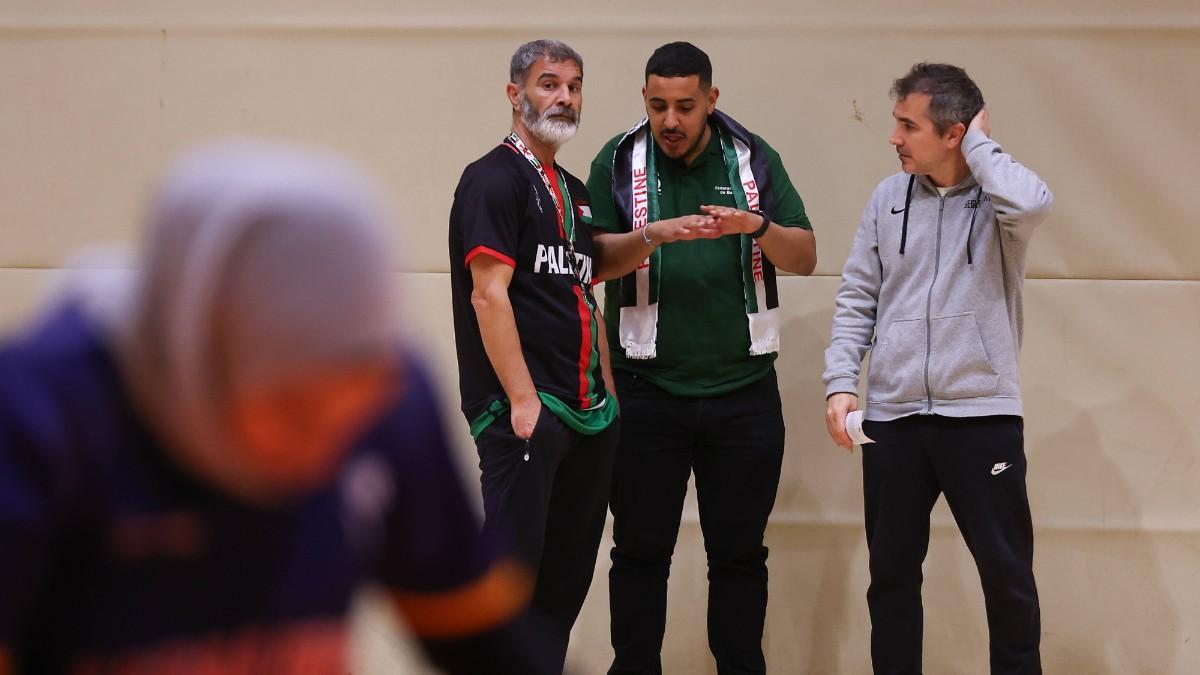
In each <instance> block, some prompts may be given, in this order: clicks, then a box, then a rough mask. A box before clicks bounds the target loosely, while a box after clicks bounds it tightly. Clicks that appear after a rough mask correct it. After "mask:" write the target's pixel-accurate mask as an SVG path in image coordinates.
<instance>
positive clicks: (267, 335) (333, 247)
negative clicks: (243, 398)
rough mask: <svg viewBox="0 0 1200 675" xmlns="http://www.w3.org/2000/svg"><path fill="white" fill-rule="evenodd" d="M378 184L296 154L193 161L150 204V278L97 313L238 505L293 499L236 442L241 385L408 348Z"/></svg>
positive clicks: (179, 451) (146, 401)
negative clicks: (235, 406)
mask: <svg viewBox="0 0 1200 675" xmlns="http://www.w3.org/2000/svg"><path fill="white" fill-rule="evenodd" d="M366 184H367V183H366V181H365V180H364V179H363V178H362V177H361V176H360V175H359V174H358V173H357V172H355V171H354V170H353V169H351V168H349V167H348V166H347V165H346V164H344V163H343V162H341V161H340V160H337V159H335V158H331V157H328V156H324V155H320V154H315V153H311V152H305V151H300V150H297V149H293V148H286V147H280V146H273V145H266V144H258V143H225V144H220V145H215V146H209V147H206V148H202V149H200V150H198V151H195V152H193V153H191V154H189V155H187V156H185V157H184V158H183V159H182V160H181V161H180V162H178V163H177V164H176V165H175V167H174V169H172V170H171V171H170V172H169V173H168V174H167V177H166V179H165V181H164V183H163V185H162V187H161V188H160V190H159V192H158V195H157V197H156V198H155V199H154V201H153V204H152V206H151V210H150V214H149V222H148V226H147V232H146V235H147V238H146V241H145V246H144V250H143V253H142V261H141V271H140V272H139V273H137V274H134V275H133V276H132V279H131V281H130V283H128V284H126V285H125V287H124V289H121V288H114V287H113V285H112V284H109V285H108V286H107V287H106V288H104V293H105V294H106V295H107V297H105V298H98V299H97V300H99V302H96V301H93V302H90V303H89V305H90V311H91V313H92V314H93V315H96V316H98V317H99V318H100V322H101V324H102V325H103V327H104V332H105V334H106V335H107V336H108V337H109V338H110V342H111V344H112V346H113V348H114V351H115V352H116V354H117V360H118V363H119V367H120V370H121V373H122V376H123V378H124V380H125V381H126V383H127V385H128V387H129V390H130V391H131V392H132V395H133V398H134V403H135V405H136V408H137V409H138V410H139V411H140V412H141V413H143V415H144V416H145V417H146V418H147V420H148V421H149V422H150V425H151V428H152V429H153V430H154V431H155V432H156V434H157V435H158V437H159V438H160V439H162V441H163V442H164V443H165V444H166V445H167V449H168V451H169V452H170V453H171V454H172V455H173V456H174V457H175V459H176V460H177V461H178V462H179V463H180V464H182V465H183V466H184V467H185V468H187V469H190V470H191V471H192V472H193V473H196V474H198V475H199V476H201V477H202V478H204V479H206V480H207V481H209V482H210V483H214V484H216V485H217V486H218V487H220V488H223V489H224V490H225V491H227V492H229V493H231V494H233V495H234V496H237V497H240V498H243V499H246V500H249V501H255V502H260V503H262V502H272V501H276V500H278V499H279V498H281V497H286V496H287V495H279V494H277V493H273V488H272V487H270V486H269V485H268V484H267V483H266V482H265V481H264V480H263V478H262V477H261V476H259V475H257V474H256V472H255V471H254V470H253V468H252V467H251V466H250V465H249V464H248V463H247V462H246V461H245V459H244V456H243V455H242V453H240V452H239V451H238V449H237V448H235V446H234V444H233V443H232V442H231V436H230V434H231V431H230V428H229V415H228V405H229V402H230V396H231V393H232V392H233V391H234V390H235V389H237V388H241V387H244V386H260V385H269V384H272V383H277V382H280V381H281V380H283V379H284V378H287V377H289V376H295V375H298V374H304V373H308V372H311V371H315V370H317V369H320V368H325V367H330V366H336V365H339V364H343V363H356V362H359V361H365V360H368V359H389V358H392V357H394V356H395V355H396V354H397V353H398V350H399V340H400V330H399V322H398V320H397V319H398V316H397V307H396V303H395V300H394V297H393V294H392V292H391V289H392V285H391V281H390V269H389V268H390V266H391V265H390V260H389V258H388V251H389V250H390V247H389V243H388V241H387V238H386V237H385V234H384V228H383V226H382V223H383V219H382V216H381V210H380V209H379V208H378V207H377V202H376V200H375V198H374V196H373V195H372V193H371V191H370V190H369V189H368V188H367V187H365V186H366ZM97 288H99V287H97ZM94 294H95V293H94V290H93V295H94Z"/></svg>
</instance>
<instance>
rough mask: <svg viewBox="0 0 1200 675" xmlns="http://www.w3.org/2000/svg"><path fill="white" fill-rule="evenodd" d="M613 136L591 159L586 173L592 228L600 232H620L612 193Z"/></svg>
mask: <svg viewBox="0 0 1200 675" xmlns="http://www.w3.org/2000/svg"><path fill="white" fill-rule="evenodd" d="M618 140H619V138H615V139H613V140H611V141H609V142H608V143H607V144H605V146H604V148H602V149H601V150H600V153H599V154H598V155H596V159H594V160H592V168H591V172H590V173H589V174H588V180H587V190H588V193H589V194H590V195H591V200H592V202H591V207H592V230H593V231H597V230H598V231H602V232H621V231H622V227H621V221H620V218H619V216H618V215H617V206H616V203H615V202H614V201H613V194H612V182H613V179H612V164H613V153H614V152H615V151H616V143H617V141H618Z"/></svg>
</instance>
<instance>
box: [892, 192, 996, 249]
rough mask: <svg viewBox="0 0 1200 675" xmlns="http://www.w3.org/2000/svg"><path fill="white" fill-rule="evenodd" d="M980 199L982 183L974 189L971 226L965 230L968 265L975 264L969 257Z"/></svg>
mask: <svg viewBox="0 0 1200 675" xmlns="http://www.w3.org/2000/svg"><path fill="white" fill-rule="evenodd" d="M981 199H983V186H982V185H980V186H979V189H978V190H976V191H975V206H973V207H972V208H971V227H970V228H969V229H968V230H967V264H968V265H973V264H975V262H974V260H972V258H971V235H973V234H974V233H975V214H977V213H979V204H980V200H981ZM904 215H905V217H907V216H908V214H907V213H906V214H904Z"/></svg>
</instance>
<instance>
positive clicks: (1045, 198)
mask: <svg viewBox="0 0 1200 675" xmlns="http://www.w3.org/2000/svg"><path fill="white" fill-rule="evenodd" d="M962 152H963V155H964V156H965V157H966V160H967V166H968V167H969V168H970V170H971V174H970V175H969V176H967V178H966V179H965V180H963V182H961V183H959V184H958V185H956V186H954V187H953V188H951V189H950V190H949V191H948V192H947V193H946V195H945V196H944V197H943V196H940V195H939V194H938V191H937V188H936V187H935V186H934V185H933V183H932V182H930V180H929V178H928V177H927V176H910V175H908V174H904V173H899V174H896V175H894V176H890V177H889V178H887V179H885V180H884V181H883V182H882V183H880V184H879V186H878V187H876V188H875V192H874V193H873V194H872V195H871V200H870V201H869V202H868V203H867V208H866V209H865V210H864V211H863V215H862V221H861V222H860V224H859V226H858V232H857V233H856V234H855V236H854V244H853V245H852V246H851V248H850V256H849V258H848V259H847V260H846V266H845V268H844V269H843V271H842V286H841V288H840V289H839V290H838V294H837V309H836V311H835V312H834V316H833V335H832V339H831V340H830V344H829V348H828V349H826V350H825V374H824V377H823V379H824V381H825V395H826V396H829V395H831V394H835V393H838V392H849V393H857V390H858V379H859V371H860V369H861V365H862V359H863V356H864V355H865V354H866V352H867V350H868V349H870V350H871V361H870V368H869V371H868V377H867V402H866V410H867V412H866V417H867V419H869V420H875V421H879V422H884V421H887V420H893V419H896V418H899V417H904V416H906V415H913V414H936V415H945V416H948V417H976V416H982V415H1021V414H1022V407H1021V390H1020V384H1019V373H1018V366H1017V355H1018V352H1019V351H1020V348H1021V329H1022V314H1021V312H1022V307H1021V291H1022V286H1023V284H1024V280H1025V254H1026V250H1027V248H1028V245H1029V239H1030V237H1031V236H1032V235H1033V230H1034V227H1035V226H1036V225H1037V224H1038V223H1040V222H1042V221H1043V220H1044V219H1045V218H1046V215H1047V214H1048V213H1049V212H1050V204H1051V202H1052V201H1053V198H1052V197H1051V195H1050V190H1049V189H1047V188H1046V184H1045V183H1043V182H1042V180H1041V179H1040V178H1038V176H1037V174H1035V173H1033V172H1032V171H1030V170H1029V169H1027V168H1025V167H1024V166H1021V165H1020V164H1018V163H1016V162H1015V161H1013V158H1012V157H1011V156H1010V155H1007V154H1005V153H1004V152H1003V151H1002V150H1001V149H1000V146H999V145H998V144H997V143H996V142H995V141H993V140H991V139H989V138H988V137H987V136H986V135H984V133H983V132H981V131H971V132H968V133H967V134H966V136H965V137H964V138H963V142H962ZM872 334H873V335H874V341H872Z"/></svg>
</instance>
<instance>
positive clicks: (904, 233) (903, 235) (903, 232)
mask: <svg viewBox="0 0 1200 675" xmlns="http://www.w3.org/2000/svg"><path fill="white" fill-rule="evenodd" d="M916 180H917V175H916V174H915V173H914V174H909V176H908V193H907V194H905V195H904V225H903V226H901V228H900V255H904V242H905V241H907V240H908V207H910V206H912V189H913V183H914V182H915V181H916Z"/></svg>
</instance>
